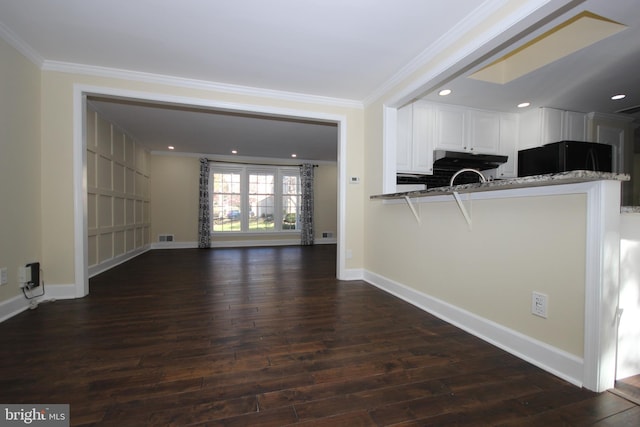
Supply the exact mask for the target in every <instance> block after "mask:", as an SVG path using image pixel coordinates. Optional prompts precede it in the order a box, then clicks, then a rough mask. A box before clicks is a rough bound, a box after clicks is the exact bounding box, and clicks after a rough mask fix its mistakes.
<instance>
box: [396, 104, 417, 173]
mask: <svg viewBox="0 0 640 427" xmlns="http://www.w3.org/2000/svg"><path fill="white" fill-rule="evenodd" d="M412 145H413V105H411V104H410V105H406V106H404V107H402V108H399V109H398V117H397V124H396V170H397V171H398V172H411V152H412Z"/></svg>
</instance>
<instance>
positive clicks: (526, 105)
mask: <svg viewBox="0 0 640 427" xmlns="http://www.w3.org/2000/svg"><path fill="white" fill-rule="evenodd" d="M530 105H531V103H530V102H521V103H520V104H518V108H527V107H528V106H530Z"/></svg>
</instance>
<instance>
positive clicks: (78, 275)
mask: <svg viewBox="0 0 640 427" xmlns="http://www.w3.org/2000/svg"><path fill="white" fill-rule="evenodd" d="M86 95H98V96H107V97H120V98H125V99H137V100H145V101H156V102H162V103H168V104H177V105H189V106H198V107H207V108H217V109H225V110H229V111H242V112H253V113H264V114H269V115H277V116H285V117H296V118H304V119H314V120H325V121H328V122H335V123H337V124H338V158H337V162H338V236H339V238H338V242H337V245H338V248H337V251H338V256H337V257H336V258H337V260H336V264H337V265H336V271H337V276H338V278H339V279H341V278H342V277H343V276H344V275H345V272H344V271H343V270H344V268H345V267H344V266H345V262H344V260H345V257H346V252H345V249H344V245H345V221H346V183H345V182H346V176H347V174H346V170H347V169H346V168H347V156H346V153H347V118H346V116H345V115H342V114H330V113H323V112H317V111H307V110H299V109H291V108H280V107H274V106H264V105H252V104H240V103H231V102H224V101H219V100H216V99H205V98H190V97H185V96H175V95H168V94H162V93H152V92H140V91H133V90H127V89H118V88H113V87H102V86H92V85H85V84H80V83H76V84H74V87H73V102H74V107H73V150H74V152H73V162H74V164H73V169H74V184H73V186H74V232H75V257H74V259H75V282H76V284H75V286H76V296H77V297H82V296H84V295H86V294H87V293H88V292H89V285H88V277H87V275H88V273H87V271H88V268H87V258H88V256H87V226H86V224H87V208H86V206H87V205H86V185H87V184H86V176H85V170H86V138H85V135H84V128H85V126H84V122H85V118H84V110H85V108H84V106H85V98H86Z"/></svg>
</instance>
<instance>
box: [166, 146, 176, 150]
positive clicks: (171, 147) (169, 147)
mask: <svg viewBox="0 0 640 427" xmlns="http://www.w3.org/2000/svg"><path fill="white" fill-rule="evenodd" d="M167 148H168V149H169V150H175V149H176V147H174V146H173V145H170V146H168V147H167Z"/></svg>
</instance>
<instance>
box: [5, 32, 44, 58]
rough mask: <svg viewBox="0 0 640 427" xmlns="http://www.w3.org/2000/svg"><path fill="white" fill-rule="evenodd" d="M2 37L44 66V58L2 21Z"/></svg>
mask: <svg viewBox="0 0 640 427" xmlns="http://www.w3.org/2000/svg"><path fill="white" fill-rule="evenodd" d="M0 37H1V38H2V39H4V40H5V41H6V42H7V43H9V45H11V46H12V47H13V48H14V49H15V50H17V51H18V52H20V53H21V54H22V55H23V56H24V57H25V58H27V59H28V60H29V61H31V62H33V63H34V64H35V65H36V66H37V67H39V68H41V67H42V64H43V63H44V58H42V56H40V54H39V53H38V52H36V51H35V50H34V49H33V48H32V47H31V46H29V45H28V44H27V43H25V42H24V40H22V39H21V38H20V37H18V35H17V34H16V33H14V32H13V31H11V30H10V29H9V28H7V26H6V25H5V24H3V23H2V22H0Z"/></svg>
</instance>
